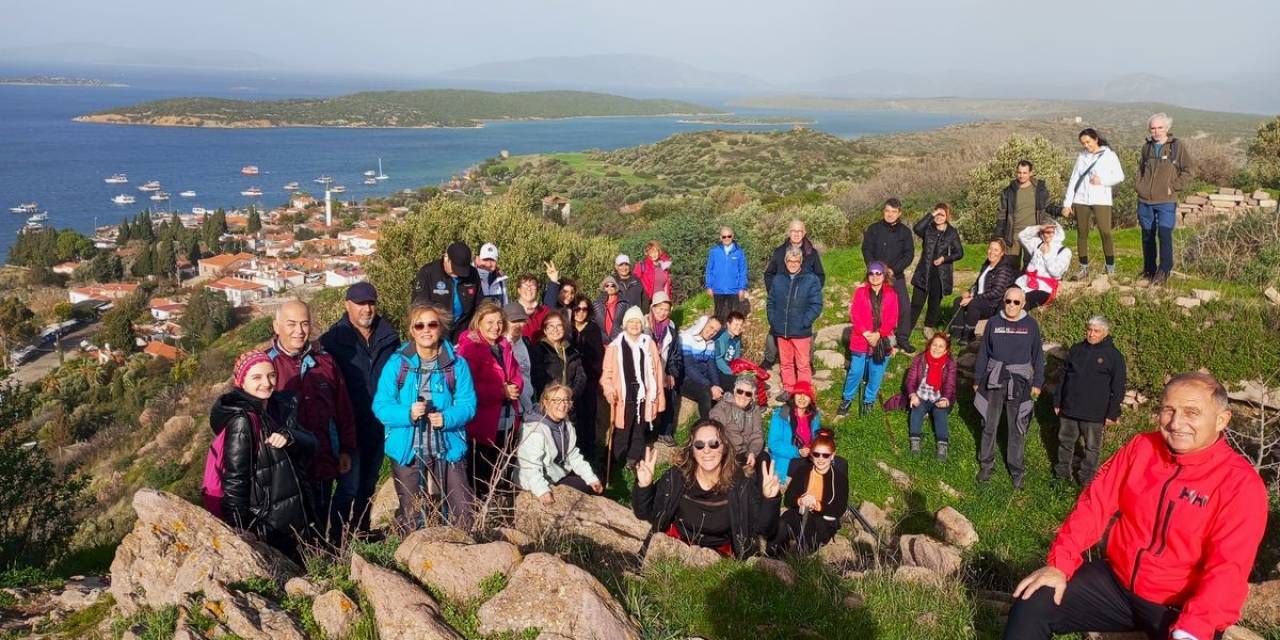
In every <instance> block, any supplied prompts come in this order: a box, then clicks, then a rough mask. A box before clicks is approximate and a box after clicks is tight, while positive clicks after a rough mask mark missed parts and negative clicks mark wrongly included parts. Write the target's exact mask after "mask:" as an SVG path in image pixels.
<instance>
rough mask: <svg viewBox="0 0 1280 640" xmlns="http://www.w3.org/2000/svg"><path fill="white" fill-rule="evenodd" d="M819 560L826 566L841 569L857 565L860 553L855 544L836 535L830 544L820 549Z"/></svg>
mask: <svg viewBox="0 0 1280 640" xmlns="http://www.w3.org/2000/svg"><path fill="white" fill-rule="evenodd" d="M818 559H819V560H821V561H822V562H823V563H824V564H828V565H831V566H833V567H835V568H837V569H841V568H844V567H847V566H853V565H855V564H857V563H858V552H857V551H856V550H855V549H854V548H853V542H851V541H850V540H849V538H847V537H845V536H844V535H842V534H836V536H835V537H834V538H832V539H831V541H830V542H828V543H827V544H824V545H822V548H821V549H818Z"/></svg>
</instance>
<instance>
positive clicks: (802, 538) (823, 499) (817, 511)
mask: <svg viewBox="0 0 1280 640" xmlns="http://www.w3.org/2000/svg"><path fill="white" fill-rule="evenodd" d="M789 471H790V474H789V475H790V476H791V477H793V478H795V479H796V481H795V482H792V483H791V484H788V485H787V493H786V495H785V496H784V497H783V499H782V502H783V506H784V507H786V511H783V512H782V517H781V519H780V524H779V526H778V535H776V536H774V538H773V542H771V543H770V544H769V555H771V556H777V555H781V554H783V553H786V552H790V551H795V552H797V553H801V554H808V553H813V552H814V551H817V550H818V548H819V547H821V546H822V545H824V544H826V543H828V542H831V539H832V538H834V537H835V535H836V532H838V531H839V530H840V518H841V517H842V516H843V515H844V511H845V509H847V508H848V507H849V463H848V462H846V461H845V459H844V458H841V457H839V456H837V455H836V440H835V434H834V433H832V432H831V431H830V430H829V429H823V430H821V431H819V432H818V435H817V436H816V437H815V438H814V439H813V451H811V452H810V453H809V457H808V458H796V459H795V460H792V461H791V469H790V470H789Z"/></svg>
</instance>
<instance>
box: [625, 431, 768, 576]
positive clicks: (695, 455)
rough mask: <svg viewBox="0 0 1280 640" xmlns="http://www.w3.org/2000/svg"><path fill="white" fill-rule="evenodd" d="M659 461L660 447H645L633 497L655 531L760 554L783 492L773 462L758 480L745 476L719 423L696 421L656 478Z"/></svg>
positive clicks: (729, 552) (739, 554) (744, 554)
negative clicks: (673, 459)
mask: <svg viewBox="0 0 1280 640" xmlns="http://www.w3.org/2000/svg"><path fill="white" fill-rule="evenodd" d="M657 460H658V455H657V452H655V451H654V450H653V449H652V448H649V449H646V450H645V455H644V460H642V461H641V462H640V464H639V465H637V466H636V487H635V491H634V492H633V493H632V499H631V508H632V510H633V511H634V512H635V515H636V517H637V518H640V519H641V520H646V521H648V522H650V523H652V524H653V527H654V531H657V532H659V533H665V534H666V535H668V536H671V537H672V538H676V539H677V540H681V541H683V542H685V543H688V544H691V545H695V546H700V547H707V548H710V549H715V550H716V551H717V552H719V553H720V554H721V555H725V556H733V557H735V558H748V557H751V556H753V555H756V554H757V553H758V552H759V537H760V536H764V537H766V538H772V537H773V535H774V533H775V530H776V529H777V526H778V492H779V485H778V480H777V478H776V477H775V476H774V473H773V464H772V463H770V462H765V463H764V464H763V473H762V477H761V482H760V483H759V484H757V483H756V482H753V481H751V480H749V479H747V478H746V477H745V476H743V475H742V473H741V471H740V469H739V467H738V461H737V457H736V453H735V452H734V451H733V445H732V444H730V443H729V440H728V437H727V436H726V434H725V431H724V427H723V426H722V425H721V424H720V423H718V422H716V421H714V420H701V421H699V422H698V423H697V424H695V425H694V426H693V429H692V431H691V432H690V436H689V444H687V445H685V447H684V449H683V450H682V451H681V453H680V456H679V458H678V459H677V462H676V465H675V466H673V467H671V468H670V469H667V471H666V473H664V474H662V477H661V478H659V479H658V481H657V482H656V483H655V482H654V477H653V474H654V467H655V466H657Z"/></svg>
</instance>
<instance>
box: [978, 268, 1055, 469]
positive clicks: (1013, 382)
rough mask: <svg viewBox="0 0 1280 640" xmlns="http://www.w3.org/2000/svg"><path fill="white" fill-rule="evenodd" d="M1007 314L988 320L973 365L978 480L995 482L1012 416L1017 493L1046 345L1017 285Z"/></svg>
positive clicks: (1010, 454) (1009, 454) (1008, 455)
mask: <svg viewBox="0 0 1280 640" xmlns="http://www.w3.org/2000/svg"><path fill="white" fill-rule="evenodd" d="M1003 302H1004V304H1003V311H1002V312H1001V313H998V314H996V315H995V316H992V318H991V319H990V320H988V321H987V329H986V331H984V332H983V334H982V341H981V343H980V345H979V347H978V360H977V361H976V362H975V363H974V365H973V380H974V384H973V391H974V396H973V406H974V407H975V408H976V409H977V410H978V413H979V414H980V415H981V416H982V443H981V445H980V446H979V447H978V467H979V468H978V482H979V483H984V482H986V481H987V480H989V479H991V471H992V469H993V468H994V466H995V461H996V434H997V433H999V431H1000V417H1001V414H1002V413H1003V414H1004V415H1007V416H1008V423H1009V436H1008V447H1007V448H1006V450H1005V462H1006V464H1007V465H1008V468H1009V477H1010V478H1011V479H1012V480H1013V488H1014V489H1015V490H1021V489H1022V479H1023V477H1024V476H1026V467H1025V466H1024V465H1023V463H1022V453H1023V450H1024V448H1025V446H1026V443H1027V429H1028V428H1029V427H1030V426H1031V409H1032V407H1033V405H1034V404H1035V400H1036V398H1039V397H1040V387H1042V386H1044V346H1043V345H1042V343H1041V341H1040V325H1039V324H1037V323H1036V319H1035V318H1032V317H1031V316H1029V315H1027V296H1026V294H1025V293H1023V292H1022V289H1021V288H1019V287H1016V286H1014V287H1009V288H1008V289H1007V290H1005V292H1004V301H1003Z"/></svg>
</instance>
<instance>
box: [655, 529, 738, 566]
mask: <svg viewBox="0 0 1280 640" xmlns="http://www.w3.org/2000/svg"><path fill="white" fill-rule="evenodd" d="M722 558H723V556H721V555H720V554H719V553H717V552H716V551H715V550H714V549H708V548H706V547H698V546H694V545H691V544H685V543H683V542H681V541H679V540H676V539H675V538H672V537H671V536H669V535H666V534H663V533H657V534H654V536H653V538H652V539H650V540H649V548H648V549H647V550H645V553H644V562H643V567H644V569H646V570H647V569H649V567H650V566H652V565H653V564H654V563H655V562H658V561H660V560H674V561H676V562H679V563H681V564H684V565H687V566H690V567H709V566H711V565H713V564H715V563H717V562H720V560H721V559H722Z"/></svg>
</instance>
